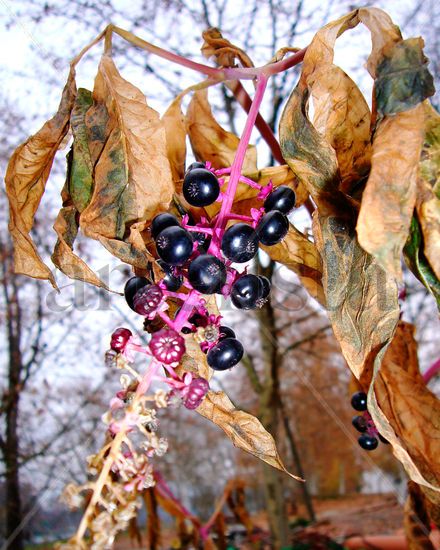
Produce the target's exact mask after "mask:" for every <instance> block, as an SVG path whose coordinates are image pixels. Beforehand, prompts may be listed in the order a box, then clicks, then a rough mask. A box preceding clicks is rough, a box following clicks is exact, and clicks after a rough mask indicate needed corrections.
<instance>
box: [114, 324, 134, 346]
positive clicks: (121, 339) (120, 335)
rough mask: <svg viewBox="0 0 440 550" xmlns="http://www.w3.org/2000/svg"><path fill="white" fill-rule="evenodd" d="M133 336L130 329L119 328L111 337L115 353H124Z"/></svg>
mask: <svg viewBox="0 0 440 550" xmlns="http://www.w3.org/2000/svg"><path fill="white" fill-rule="evenodd" d="M132 336H133V333H132V332H131V330H129V329H128V328H124V327H119V328H117V329H116V330H115V331H114V332H113V334H112V337H111V340H110V347H111V349H112V350H113V351H118V352H121V351H124V349H125V346H126V345H127V343H128V341H129V340H130V338H131V337H132Z"/></svg>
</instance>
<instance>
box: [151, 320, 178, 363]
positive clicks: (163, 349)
mask: <svg viewBox="0 0 440 550" xmlns="http://www.w3.org/2000/svg"><path fill="white" fill-rule="evenodd" d="M150 350H151V353H152V354H153V356H154V357H155V358H156V359H157V360H158V361H161V362H162V363H165V364H166V365H170V364H171V363H178V362H179V361H180V360H181V359H182V356H183V354H184V353H185V340H184V339H183V338H182V336H180V334H178V333H177V332H176V331H175V330H173V329H168V328H164V329H162V330H159V332H156V333H155V334H153V336H152V337H151V341H150Z"/></svg>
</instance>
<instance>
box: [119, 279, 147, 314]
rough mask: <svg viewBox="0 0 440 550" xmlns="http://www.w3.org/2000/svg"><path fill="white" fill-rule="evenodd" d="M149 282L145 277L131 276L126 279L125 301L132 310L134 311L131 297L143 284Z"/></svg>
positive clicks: (132, 297)
mask: <svg viewBox="0 0 440 550" xmlns="http://www.w3.org/2000/svg"><path fill="white" fill-rule="evenodd" d="M150 284H151V281H149V280H148V279H146V278H145V277H132V278H131V279H128V281H127V282H126V283H125V287H124V296H125V299H126V301H127V304H128V305H129V306H130V308H131V309H132V310H133V311H136V310H135V309H134V303H133V299H134V297H135V295H136V293H137V292H138V291H139V290H141V288H144V287H145V286H147V285H150Z"/></svg>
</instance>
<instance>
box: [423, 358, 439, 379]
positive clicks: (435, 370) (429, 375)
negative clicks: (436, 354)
mask: <svg viewBox="0 0 440 550" xmlns="http://www.w3.org/2000/svg"><path fill="white" fill-rule="evenodd" d="M439 373H440V359H437V361H436V362H435V363H433V364H432V365H431V366H430V367H429V369H428V370H427V371H426V372H425V373H424V374H423V380H424V381H425V384H429V382H430V381H431V380H432V379H433V378H434V377H435V376H437V375H438V374H439Z"/></svg>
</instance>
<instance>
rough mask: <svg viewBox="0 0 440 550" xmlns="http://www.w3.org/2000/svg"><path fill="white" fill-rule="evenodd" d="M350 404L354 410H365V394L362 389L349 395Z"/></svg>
mask: <svg viewBox="0 0 440 550" xmlns="http://www.w3.org/2000/svg"><path fill="white" fill-rule="evenodd" d="M351 406H352V407H353V409H354V410H356V411H366V410H367V394H366V393H364V392H363V391H358V392H356V393H354V394H353V395H352V396H351Z"/></svg>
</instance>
